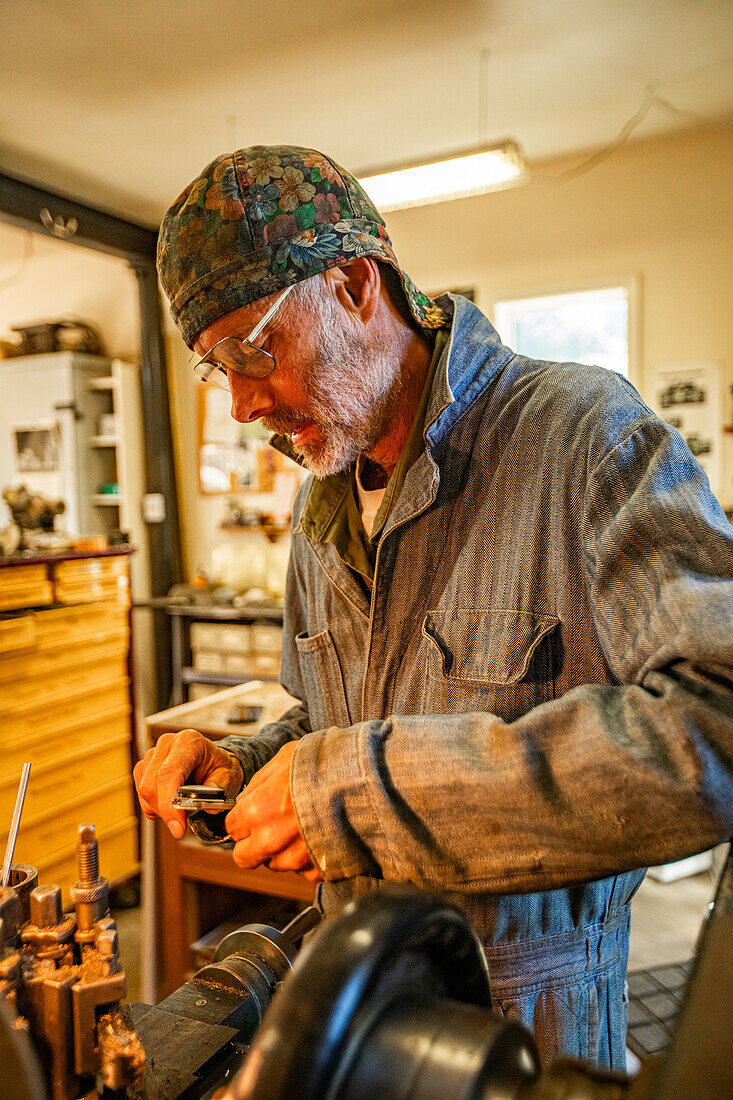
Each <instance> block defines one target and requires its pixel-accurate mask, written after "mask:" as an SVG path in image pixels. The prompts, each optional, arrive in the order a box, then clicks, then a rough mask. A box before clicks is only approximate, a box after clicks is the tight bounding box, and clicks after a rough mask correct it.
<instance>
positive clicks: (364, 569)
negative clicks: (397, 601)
mask: <svg viewBox="0 0 733 1100" xmlns="http://www.w3.org/2000/svg"><path fill="white" fill-rule="evenodd" d="M449 337H450V328H449V327H445V328H442V329H439V330H438V332H437V333H436V338H435V348H434V350H433V355H432V359H431V361H430V366H429V368H428V373H427V377H426V379H425V385H424V387H423V392H422V395H421V397H420V403H419V405H418V407H417V410H416V412H415V417H414V419H413V422H412V425H411V427H410V431H409V433H408V436H407V439H406V441H405V445H404V447H403V448H402V453H401V454H400V459H399V462H398V463H397V466H396V467H395V469H394V471H393V472H392V476H391V477H390V479H389V481H388V482H387V488H386V490H385V494H384V498H383V500H382V503H381V504H380V506H379V511H378V512H377V515H376V517H375V520H374V527H373V530H372V534H371V537H370V536H368V535H367V533H366V531H365V530H364V525H363V523H362V522H361V514H360V512H359V505H358V503H357V499H356V492H355V472H354V467H353V466H352V467H350V468H349V469H348V470H345V471H344V472H343V473H341V474H334V475H332V476H331V477H327V478H323V479H320V480H319V479H318V478H314V479H313V482H312V484H311V487H310V490H309V492H308V497H307V499H306V502H305V506H304V508H303V513H302V515H301V518H300V522H299V523H298V526H297V528H296V532H302V533H303V534H305V535H307V536H308V537H309V538H311V539H313V540H314V541H316V542H330V543H332V544H333V545H334V546H335V547H336V549H337V551H338V554H339V556H340V557H341V559H342V560H343V561H344V563H345V564H346V565H347V566H349V568H350V569H353V570H355V572H357V573H359V574H360V575H361V576H362V577H363V578H364V580H365V581H366V582H367V584H371V582H372V579H373V577H374V560H375V557H376V546H377V543H378V541H379V536H380V534H381V532H382V529H383V527H384V524H385V523H386V521H387V518H388V516H389V514H390V512H391V511H392V508H393V507H394V505H395V504H396V502H397V500H398V498H399V495H400V493H401V491H402V487H403V485H404V482H405V477H406V476H407V472H408V470H409V469H410V467H411V466H412V465H413V463H414V462H415V461H416V459H417V458H419V456H420V455H421V454H422V452H423V450H424V448H425V438H424V432H425V429H426V427H427V426H428V423H429V422H430V420H431V419H432V417H430V416H429V415H428V414H429V412H430V411H431V410H432V406H433V404H434V401H431V395H432V394H433V388H434V383H435V379H436V373H437V371H438V365H439V363H440V361H441V358H442V357H443V353H444V352H445V351H446V349H447V346H448V342H449ZM272 444H273V446H274V447H276V448H277V449H278V450H280V451H282V452H283V453H284V454H288V455H289V456H290V457H291V458H293V457H296V456H295V455H294V452H293V450H292V447H291V446H290V440H289V439H286V438H285V437H282V436H276V437H274V438H273V440H272ZM296 461H297V458H296Z"/></svg>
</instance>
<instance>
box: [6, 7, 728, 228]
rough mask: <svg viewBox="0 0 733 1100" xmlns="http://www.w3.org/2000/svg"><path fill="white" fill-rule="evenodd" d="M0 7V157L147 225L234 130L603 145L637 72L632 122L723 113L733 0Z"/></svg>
mask: <svg viewBox="0 0 733 1100" xmlns="http://www.w3.org/2000/svg"><path fill="white" fill-rule="evenodd" d="M0 20H1V21H2V36H1V39H0V167H1V168H2V170H4V171H6V172H9V173H10V174H15V175H22V176H24V177H26V178H33V179H35V180H38V181H40V182H42V183H44V184H46V185H47V186H49V187H52V188H56V189H59V190H63V191H66V192H67V193H70V194H73V195H77V196H80V197H81V199H82V200H83V201H87V202H90V203H93V204H97V205H104V206H106V207H108V208H110V209H112V210H114V211H116V212H118V213H120V214H123V215H125V216H127V217H130V218H133V219H135V220H138V221H142V222H145V223H148V224H150V225H155V224H157V222H158V221H159V219H160V217H161V215H162V213H163V211H164V210H165V208H166V207H167V205H168V204H169V202H171V201H172V200H173V199H174V198H175V196H176V195H177V194H178V193H179V192H180V191H181V190H182V188H183V186H184V185H185V184H186V183H188V182H189V181H190V180H191V179H192V178H193V177H194V176H195V175H197V173H198V172H199V170H200V169H201V168H202V167H203V166H204V165H205V164H206V163H207V162H208V161H209V160H211V159H212V158H213V157H214V156H216V155H217V154H219V153H221V152H223V151H224V150H227V149H231V148H235V147H239V146H244V145H250V144H255V143H270V144H279V143H289V142H290V143H294V144H301V145H310V146H314V147H316V148H321V149H323V150H325V151H327V152H328V153H330V154H331V155H332V156H334V157H335V158H336V160H337V161H340V162H341V163H342V164H344V165H345V166H347V167H349V168H351V169H352V170H356V171H359V170H363V169H366V168H377V167H380V166H382V165H385V164H386V165H391V164H393V163H395V162H398V161H402V160H406V161H414V160H418V159H421V158H429V157H431V156H435V155H439V154H441V153H444V152H447V151H450V150H454V149H462V148H466V147H470V146H473V145H475V144H477V143H478V142H479V140H482V139H484V140H489V141H493V140H498V139H501V138H504V137H513V138H514V139H515V140H516V141H518V142H519V144H520V145H521V146H522V147H523V149H524V151H525V154H526V155H527V157H528V158H530V159H531V160H537V159H541V158H546V157H549V156H554V155H557V154H564V153H570V152H573V153H574V152H581V151H584V150H587V149H590V148H597V147H599V146H602V145H604V144H606V143H608V142H610V141H612V140H613V139H614V138H615V137H616V135H617V134H618V133H619V131H620V130H621V128H622V126H623V125H624V123H626V122H627V121H628V120H629V119H631V118H632V116H634V114H635V113H636V112H637V110H638V109H639V107H640V106H641V105H642V104H643V103H644V101H645V99H646V97H647V96H648V95H649V92H650V89H651V90H653V91H654V92H656V95H657V97H658V98H657V99H656V100H655V101H654V103H653V105H652V106H651V108H650V109H649V111H648V113H647V114H646V116H645V118H644V119H643V121H642V122H641V123H640V125H639V126H638V127H637V128H636V130H635V131H634V138H637V137H645V136H646V137H648V136H650V135H652V134H658V133H663V132H667V131H670V130H673V129H675V128H683V127H685V128H686V127H690V126H692V125H699V124H701V123H704V122H707V121H713V120H720V119H724V118H730V117H731V116H732V115H733V57H732V56H731V54H733V49H731V42H732V41H733V34H732V33H731V32H732V31H733V0H443V2H440V0H340V2H339V0H206V3H203V2H201V0H147V2H146V3H141V2H140V0H117V2H113V0H55V2H54V0H0ZM482 51H485V52H484V53H483V55H482ZM647 105H648V104H647Z"/></svg>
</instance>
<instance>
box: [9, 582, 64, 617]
mask: <svg viewBox="0 0 733 1100" xmlns="http://www.w3.org/2000/svg"><path fill="white" fill-rule="evenodd" d="M47 603H53V585H52V584H51V582H50V581H42V582H40V583H39V584H33V585H30V584H29V585H24V586H23V587H19V588H10V587H8V588H3V589H1V590H0V611H14V610H16V609H17V608H23V607H42V606H43V604H47Z"/></svg>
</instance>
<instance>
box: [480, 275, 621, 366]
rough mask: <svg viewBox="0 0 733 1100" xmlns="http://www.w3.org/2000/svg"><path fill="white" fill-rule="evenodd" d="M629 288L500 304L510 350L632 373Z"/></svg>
mask: <svg viewBox="0 0 733 1100" xmlns="http://www.w3.org/2000/svg"><path fill="white" fill-rule="evenodd" d="M630 291H631V288H630V287H629V286H611V287H601V288H598V289H595V290H581V291H576V292H573V293H567V294H547V295H543V296H542V297H537V298H513V299H508V300H506V301H501V302H496V305H495V313H494V317H495V323H496V327H497V329H498V331H499V334H500V336H501V338H502V340H503V341H504V343H506V344H508V345H509V347H511V348H513V349H514V351H518V352H519V353H520V354H521V355H527V356H529V357H530V358H531V359H552V360H556V361H558V362H561V363H564V362H573V363H587V364H588V365H596V366H599V367H607V368H608V369H609V370H613V371H617V372H618V373H619V374H623V375H624V376H625V377H626V378H628V377H629V376H630V375H631V376H632V378H633V373H634V372H633V370H632V369H631V359H632V355H631V345H632V341H631V339H630V301H629V299H630V297H631V293H630Z"/></svg>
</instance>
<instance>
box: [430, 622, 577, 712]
mask: <svg viewBox="0 0 733 1100" xmlns="http://www.w3.org/2000/svg"><path fill="white" fill-rule="evenodd" d="M558 624H559V619H557V618H556V617H555V616H553V615H533V614H532V613H531V612H528V611H506V610H484V611H473V610H462V609H458V610H454V611H429V612H428V613H427V615H426V616H425V620H424V622H423V637H424V638H425V639H426V641H427V656H426V668H425V673H426V675H425V698H424V709H425V713H428V714H459V713H465V712H467V711H471V710H482V711H490V712H491V713H492V714H496V715H498V716H499V717H500V718H503V719H504V720H505V721H507V722H510V721H513V720H514V719H515V718H519V717H520V716H521V715H523V714H526V713H527V711H528V710H531V709H532V707H536V706H538V705H539V704H540V703H544V702H546V701H547V700H548V699H552V698H553V697H554V676H555V673H556V671H558V669H557V668H556V666H557V664H558V653H559V650H558V646H557V643H558V642H559V639H558V638H557V635H553V632H554V631H555V628H556V627H557V626H558Z"/></svg>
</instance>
